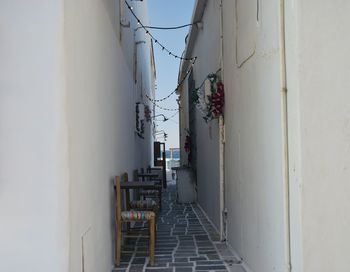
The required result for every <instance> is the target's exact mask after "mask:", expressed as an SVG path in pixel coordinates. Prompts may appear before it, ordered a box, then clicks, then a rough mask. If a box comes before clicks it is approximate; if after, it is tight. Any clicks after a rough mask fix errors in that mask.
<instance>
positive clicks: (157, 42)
mask: <svg viewBox="0 0 350 272" xmlns="http://www.w3.org/2000/svg"><path fill="white" fill-rule="evenodd" d="M125 4H126V5H127V7H128V9H129V10H130V12H131V14H132V15H133V16H134V17H135V19H136V20H137V23H138V24H139V25H140V26H141V27H142V28H143V29H144V30H145V32H146V34H147V35H149V36H150V37H151V38H152V39H153V40H154V43H156V44H158V45H159V46H160V48H161V49H162V50H163V51H165V52H167V53H168V54H169V56H173V57H174V58H175V59H180V60H190V61H193V60H194V59H195V57H193V58H183V57H180V56H178V55H176V54H174V53H172V52H171V51H170V50H169V49H168V48H167V47H165V46H164V45H163V44H162V43H160V42H159V41H158V40H157V39H156V38H155V37H154V36H153V35H152V34H151V33H150V32H149V30H147V28H146V27H145V25H144V24H143V23H142V22H141V20H140V19H139V18H138V17H137V15H136V14H135V12H134V11H133V8H132V7H131V6H130V5H129V3H128V1H127V0H125Z"/></svg>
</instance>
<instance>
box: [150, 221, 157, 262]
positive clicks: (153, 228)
mask: <svg viewBox="0 0 350 272" xmlns="http://www.w3.org/2000/svg"><path fill="white" fill-rule="evenodd" d="M149 232H150V235H149V259H150V264H151V265H152V266H153V265H154V253H155V234H156V223H155V218H152V219H150V220H149Z"/></svg>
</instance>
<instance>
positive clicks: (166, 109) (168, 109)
mask: <svg viewBox="0 0 350 272" xmlns="http://www.w3.org/2000/svg"><path fill="white" fill-rule="evenodd" d="M151 103H152V104H153V105H155V106H156V107H157V108H159V109H161V110H165V111H178V110H179V109H170V108H164V107H162V106H159V105H158V104H157V103H155V102H153V101H151Z"/></svg>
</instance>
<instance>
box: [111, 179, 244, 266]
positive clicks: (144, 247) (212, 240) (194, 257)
mask: <svg viewBox="0 0 350 272" xmlns="http://www.w3.org/2000/svg"><path fill="white" fill-rule="evenodd" d="M175 199H176V191H175V186H174V184H170V185H169V186H168V189H167V191H166V192H165V193H164V197H163V210H162V211H161V213H160V214H159V217H158V223H157V242H156V265H155V266H153V267H151V266H149V264H148V252H147V251H148V238H143V237H135V238H128V239H127V240H126V241H125V243H124V249H123V250H125V251H126V252H123V254H122V263H121V265H120V267H117V268H115V269H114V271H115V272H116V271H129V272H133V271H145V272H152V271H153V272H192V271H193V272H195V271H243V270H235V269H233V270H232V268H233V267H235V266H236V265H238V264H239V261H237V259H235V258H234V257H233V256H232V253H231V252H230V251H229V250H228V248H227V246H226V245H225V244H224V243H221V242H220V241H219V239H220V238H219V235H218V234H217V232H216V230H215V228H214V227H213V226H212V225H211V223H210V222H209V221H208V219H207V218H206V217H205V215H204V214H203V213H202V211H201V210H200V209H199V208H198V207H197V205H196V204H192V205H191V204H178V203H176V200H175Z"/></svg>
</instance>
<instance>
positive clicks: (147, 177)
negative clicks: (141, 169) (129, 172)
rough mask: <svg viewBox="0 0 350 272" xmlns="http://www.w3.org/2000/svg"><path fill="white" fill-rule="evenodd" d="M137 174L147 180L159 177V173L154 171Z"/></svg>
mask: <svg viewBox="0 0 350 272" xmlns="http://www.w3.org/2000/svg"><path fill="white" fill-rule="evenodd" d="M137 176H138V177H139V178H142V180H145V179H148V180H152V179H155V178H159V175H158V174H152V173H144V174H138V175H137Z"/></svg>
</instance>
